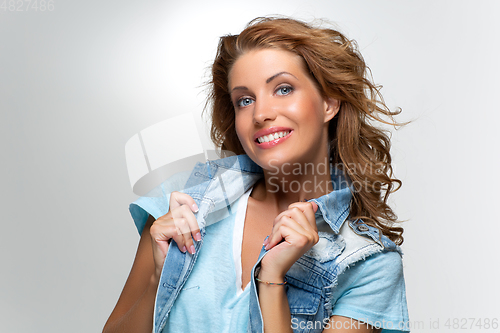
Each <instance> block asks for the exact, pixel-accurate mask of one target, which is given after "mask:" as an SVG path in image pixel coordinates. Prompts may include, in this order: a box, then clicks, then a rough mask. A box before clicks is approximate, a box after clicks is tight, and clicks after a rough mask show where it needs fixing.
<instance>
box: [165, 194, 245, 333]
mask: <svg viewBox="0 0 500 333" xmlns="http://www.w3.org/2000/svg"><path fill="white" fill-rule="evenodd" d="M251 191H252V190H251V189H250V190H248V191H247V192H246V193H245V194H244V195H243V196H241V197H240V198H239V199H238V200H237V201H236V202H234V204H233V205H232V206H231V209H230V210H229V215H228V216H227V217H226V218H224V219H223V220H221V221H219V222H217V223H213V224H210V225H208V226H207V228H206V232H207V233H206V235H205V237H204V240H203V246H202V247H201V250H200V253H199V256H198V259H197V260H196V263H195V265H194V267H193V270H192V272H191V274H190V275H189V277H188V279H187V281H186V284H185V285H184V287H183V288H182V291H181V292H180V294H179V296H178V297H177V299H176V300H175V303H174V306H173V307H172V310H171V312H170V314H169V317H168V320H167V324H166V326H165V329H164V331H165V332H227V333H230V332H231V333H232V332H246V330H247V326H248V322H249V295H250V292H249V291H250V288H249V284H250V283H248V284H247V285H246V286H245V288H242V286H241V275H242V267H241V248H242V242H243V229H244V224H245V216H246V209H247V206H248V197H249V196H250V193H251Z"/></svg>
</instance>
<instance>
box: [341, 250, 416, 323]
mask: <svg viewBox="0 0 500 333" xmlns="http://www.w3.org/2000/svg"><path fill="white" fill-rule="evenodd" d="M337 282H338V283H337V286H336V288H335V291H334V292H333V295H332V299H331V304H332V306H333V309H332V314H333V315H337V316H343V317H348V318H354V319H356V320H360V321H364V322H372V323H375V322H377V321H380V322H387V323H392V324H393V325H394V326H393V327H400V326H401V325H406V323H407V322H408V310H407V304H406V288H405V281H404V273H403V262H402V258H401V255H400V254H399V253H398V252H395V251H391V252H380V253H376V254H373V255H371V256H369V257H367V258H366V259H364V260H360V261H358V262H356V263H355V264H354V265H353V266H351V267H349V268H348V269H346V270H345V271H344V272H343V273H342V274H340V275H339V276H338V280H337ZM374 326H380V325H374ZM386 328H389V327H386Z"/></svg>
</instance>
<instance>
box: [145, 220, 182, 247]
mask: <svg viewBox="0 0 500 333" xmlns="http://www.w3.org/2000/svg"><path fill="white" fill-rule="evenodd" d="M149 233H150V234H151V238H152V239H153V241H154V242H155V243H156V244H157V245H158V247H159V248H160V250H161V252H162V253H163V254H164V255H166V253H167V250H168V246H169V242H170V240H171V239H172V235H173V234H175V233H176V230H175V225H174V224H173V223H170V224H168V223H165V221H158V220H156V221H155V222H154V223H153V224H152V225H151V228H150V229H149ZM153 248H154V247H153Z"/></svg>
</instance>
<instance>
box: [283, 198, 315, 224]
mask: <svg viewBox="0 0 500 333" xmlns="http://www.w3.org/2000/svg"><path fill="white" fill-rule="evenodd" d="M294 207H297V208H298V209H300V210H301V211H302V212H303V213H304V214H305V215H306V217H307V220H309V221H310V222H312V221H316V217H315V216H314V214H315V213H316V211H317V210H318V205H317V204H316V203H315V202H294V203H292V204H291V205H290V206H288V209H292V208H294Z"/></svg>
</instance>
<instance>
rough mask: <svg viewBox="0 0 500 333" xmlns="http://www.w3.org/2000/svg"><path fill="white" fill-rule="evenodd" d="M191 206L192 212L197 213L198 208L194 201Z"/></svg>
mask: <svg viewBox="0 0 500 333" xmlns="http://www.w3.org/2000/svg"><path fill="white" fill-rule="evenodd" d="M191 208H192V209H193V212H195V213H198V211H199V208H198V205H197V204H196V203H194V204H193V205H192V206H191Z"/></svg>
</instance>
